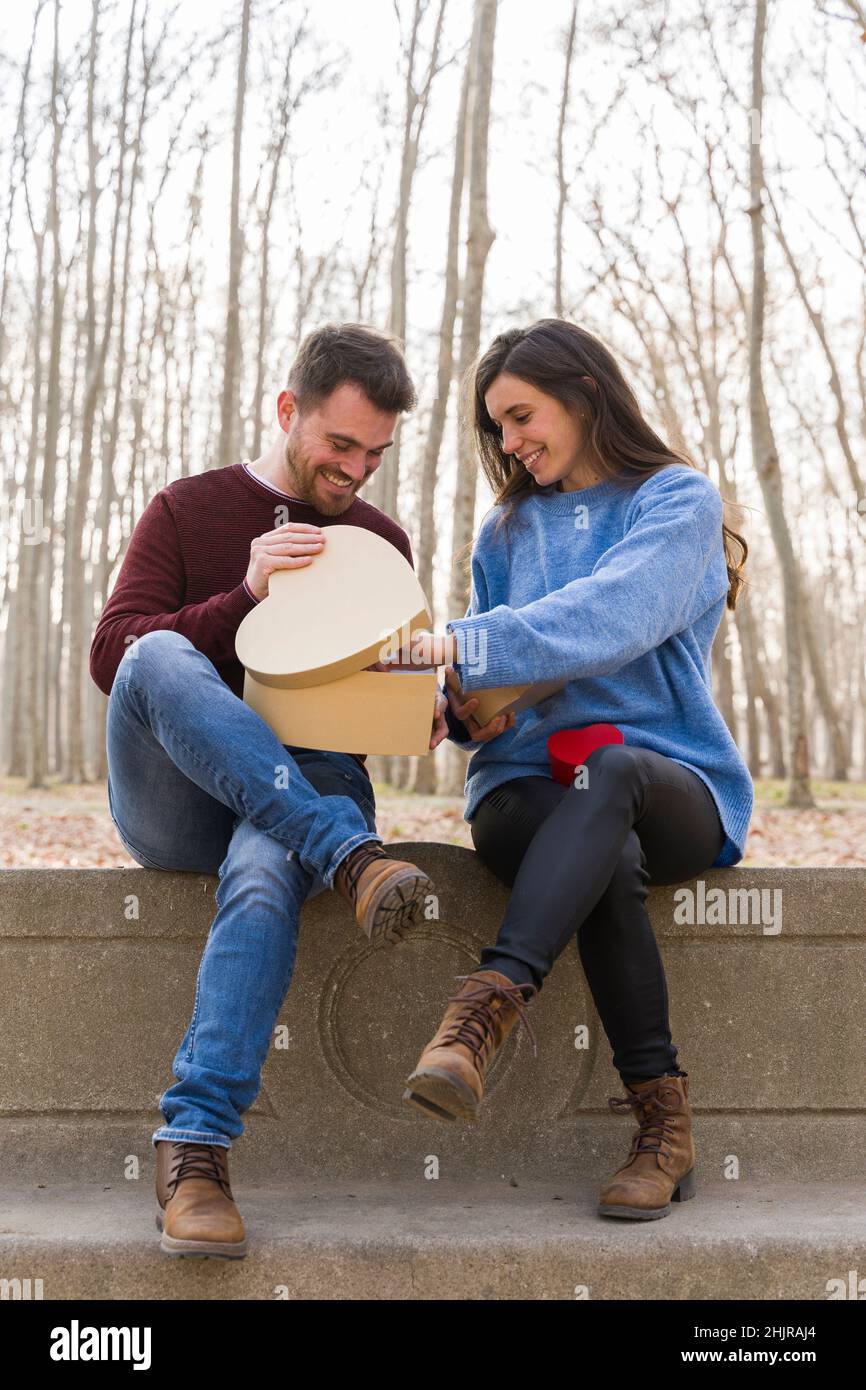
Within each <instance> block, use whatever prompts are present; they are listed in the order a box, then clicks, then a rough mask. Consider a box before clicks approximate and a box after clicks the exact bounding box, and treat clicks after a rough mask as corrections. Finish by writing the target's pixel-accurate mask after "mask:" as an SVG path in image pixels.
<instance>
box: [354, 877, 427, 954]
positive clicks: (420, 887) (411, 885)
mask: <svg viewBox="0 0 866 1390" xmlns="http://www.w3.org/2000/svg"><path fill="white" fill-rule="evenodd" d="M432 892H433V880H432V879H430V878H428V877H427V875H426V874H423V873H421V872H420V870H419V871H418V872H417V873H406V874H403V875H402V877H398V876H397V875H396V874H391V875H390V876H389V877H388V878H387V879H386V880H385V882H384V883H382V884H380V886H379V887H378V888H377V889H376V891H375V893H374V894H373V896H372V898H371V899H370V901H369V902H368V904H367V906H366V909H365V913H364V916H365V918H366V919H367V921H370V920H371V918H372V926H371V927H370V930H369V933H368V935H369V937H370V940H371V941H380V940H384V941H389V942H391V944H392V945H396V943H397V942H399V941H402V940H403V938H404V937H405V936H406V935H407V934H408V933H409V932H411V930H412V928H413V927H414V926H416V925H417V923H418V922H419V921H420V920H421V916H422V913H423V908H424V898H425V897H426V896H427V894H428V893H432Z"/></svg>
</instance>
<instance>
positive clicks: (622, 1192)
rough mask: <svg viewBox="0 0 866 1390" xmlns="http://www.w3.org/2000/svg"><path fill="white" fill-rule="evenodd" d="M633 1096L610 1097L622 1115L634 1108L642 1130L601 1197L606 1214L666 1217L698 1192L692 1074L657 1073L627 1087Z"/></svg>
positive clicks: (600, 1206) (650, 1218) (643, 1218)
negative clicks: (691, 1104) (696, 1187)
mask: <svg viewBox="0 0 866 1390" xmlns="http://www.w3.org/2000/svg"><path fill="white" fill-rule="evenodd" d="M626 1090H627V1091H630V1092H631V1095H629V1096H610V1097H609V1098H608V1104H609V1106H610V1108H611V1110H613V1112H614V1113H615V1114H617V1115H627V1114H628V1113H629V1111H630V1110H634V1111H635V1118H636V1119H637V1121H638V1129H637V1130H636V1131H635V1133H634V1134H633V1135H632V1141H631V1149H630V1151H629V1156H628V1159H627V1160H626V1162H625V1163H624V1164H623V1166H622V1168H620V1169H619V1170H618V1171H617V1172H616V1173H614V1175H613V1177H612V1178H611V1179H610V1181H609V1183H608V1184H607V1186H606V1187H605V1188H604V1189H603V1190H602V1192H601V1194H600V1196H599V1203H598V1211H599V1214H600V1215H602V1216H629V1217H631V1218H632V1219H633V1220H635V1221H653V1220H655V1219H656V1218H657V1217H659V1216H667V1215H668V1212H669V1211H670V1209H671V1201H674V1202H686V1201H688V1199H689V1197H694V1195H695V1141H694V1139H693V1137H692V1112H691V1109H690V1108H689V1080H688V1073H687V1072H684V1073H683V1075H682V1076H656V1077H654V1078H653V1079H652V1080H650V1081H639V1082H634V1083H633V1084H631V1085H627V1086H626Z"/></svg>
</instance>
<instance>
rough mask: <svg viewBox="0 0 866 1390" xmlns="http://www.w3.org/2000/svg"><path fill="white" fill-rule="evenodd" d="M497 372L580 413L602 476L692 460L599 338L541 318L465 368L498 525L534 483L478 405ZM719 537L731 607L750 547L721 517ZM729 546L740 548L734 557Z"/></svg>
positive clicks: (645, 472)
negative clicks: (651, 415)
mask: <svg viewBox="0 0 866 1390" xmlns="http://www.w3.org/2000/svg"><path fill="white" fill-rule="evenodd" d="M501 372H508V373H509V374H510V375H512V376H516V377H520V379H521V380H522V381H528V382H529V383H530V385H532V386H534V387H536V388H537V390H539V391H543V392H545V393H546V394H547V395H548V396H554V397H555V398H556V399H557V400H558V401H560V402H561V404H562V405H564V406H565V407H566V408H567V409H568V410H570V411H571V412H572V413H574V414H577V415H579V416H580V417H581V418H582V420H583V422H584V428H585V437H586V441H587V453H588V460H589V462H590V463H591V464H592V466H593V468H594V469H595V471H596V472H597V473H599V474H600V475H601V478H602V480H604V479H608V478H611V479H617V481H620V482H621V483H622V486H623V487H625V488H633V487H637V486H639V485H640V483H641V482H644V481H645V480H646V479H647V478H648V477H650V475H651V474H653V473H657V472H658V471H659V469H661V468H667V467H668V466H669V465H670V464H672V463H684V464H687V465H688V466H689V467H690V468H696V467H697V465H696V464H695V462H694V460H693V459H691V458H689V457H688V455H687V454H684V453H681V452H680V451H679V450H676V449H671V448H670V447H669V446H668V445H667V444H665V443H664V441H663V440H662V439H660V438H659V436H658V435H657V434H656V433H655V431H654V430H653V429H651V428H650V426H649V425H648V424H647V422H646V420H645V419H644V417H643V415H642V414H641V409H640V406H639V405H638V402H637V398H636V396H635V394H634V392H633V391H632V389H631V387H630V386H629V384H628V382H627V381H626V379H625V377H624V376H623V374H622V372H621V371H620V369H619V366H618V365H617V363H616V361H615V359H614V358H613V356H612V354H611V353H610V352H609V351H608V349H607V348H606V347H605V346H604V344H603V343H601V342H599V340H598V338H594V337H593V335H592V334H591V333H587V332H586V330H585V329H583V328H578V327H577V325H576V324H573V323H568V322H567V321H566V320H565V319H539V320H538V322H537V323H534V324H533V325H532V326H531V327H530V328H511V329H509V330H508V332H506V333H500V334H499V335H498V337H496V338H494V340H493V342H492V343H491V345H490V347H489V348H488V349H487V351H486V352H485V353H483V354H482V356H481V357H480V358H479V359H478V361H477V363H476V364H475V365H474V367H473V368H471V369H470V382H469V383H468V391H467V395H468V396H469V399H470V400H471V402H472V405H471V409H472V412H473V420H472V425H473V429H474V433H475V439H476V444H477V447H478V453H479V457H480V460H481V467H482V469H483V471H484V476H485V477H486V479H487V481H488V483H489V485H490V488H491V491H492V492H493V499H494V505H497V506H498V505H500V504H503V503H508V504H509V505H508V506H506V507H503V512H502V517H501V518H500V523H499V524H502V523H503V522H504V521H506V520H507V518H508V517H509V516H510V515H511V514H512V513H513V512H514V510H515V508H516V507H517V504H518V501H519V499H520V498H521V497H524V496H527V495H528V494H532V493H534V492H537V491H538V490H539V486H538V484H537V482H536V481H535V479H534V478H533V476H532V474H531V473H528V472H527V470H526V469H525V468H524V467H523V465H522V464H521V463H520V462H519V461H518V460H517V459H515V458H514V457H513V455H511V454H506V453H503V450H502V442H501V435H500V430H499V427H498V426H497V425H495V424H494V423H493V421H492V419H491V418H490V416H489V414H488V413H487V407H486V405H485V404H484V398H485V396H486V394H487V392H488V391H489V389H490V387H491V386H492V384H493V382H494V380H495V379H496V377H498V376H499V375H500V373H501ZM587 378H589V380H587ZM623 474H626V475H627V476H626V477H625V478H624V479H623V477H622V475H623ZM726 505H728V504H726ZM722 536H723V540H724V546H725V560H726V562H727V568H728V580H729V586H728V595H727V606H728V608H730V609H734V608H736V606H737V599H738V597H739V593H740V589H741V587H742V586H743V584H745V583H747V582H748V581H747V580H746V579H745V578H744V576H743V574H742V569H743V566H744V564H745V562H746V556H747V555H748V553H749V548H748V546H747V544H746V542H745V540H744V538H743V537H742V536H741V535H739V534H738V533H737V532H736V531H732V530H731V528H730V527H729V526H727V525H726V524H725V523H724V522H723V523H722ZM734 545H737V546H738V547H739V548H740V550H741V552H742V553H741V554H740V556H739V557H738V558H737V557H735V555H734V552H733V546H734Z"/></svg>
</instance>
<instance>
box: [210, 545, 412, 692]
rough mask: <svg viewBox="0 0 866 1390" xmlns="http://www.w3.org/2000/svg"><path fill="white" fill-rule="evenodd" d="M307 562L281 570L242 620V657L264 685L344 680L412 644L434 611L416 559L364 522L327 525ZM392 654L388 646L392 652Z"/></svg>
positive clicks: (299, 685)
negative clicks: (390, 645) (415, 565)
mask: <svg viewBox="0 0 866 1390" xmlns="http://www.w3.org/2000/svg"><path fill="white" fill-rule="evenodd" d="M322 531H323V535H324V537H325V542H324V545H323V547H322V550H321V553H320V554H318V555H314V556H313V559H312V561H311V563H310V564H309V565H301V566H299V567H298V568H297V569H284V570H275V571H274V573H273V574H272V575H271V576H270V578H269V581H268V596H267V598H264V599H262V601H261V602H260V603H258V604H257V605H256V607H255V608H254V609H252V611H251V612H249V613H248V614H247V616H246V617H245V618H244V620H243V622H242V623H241V624H240V626H239V628H238V630H237V633H236V635H235V651H236V653H237V657H238V660H239V661H240V662H241V664H242V665H243V666H244V667H245V668H246V669H247V671H249V673H250V675H251V676H253V678H254V679H255V680H256V681H259V682H260V683H261V684H262V685H269V686H274V687H277V688H282V689H294V690H301V689H304V688H306V687H308V686H314V685H322V684H324V683H325V682H327V681H333V680H339V679H340V678H341V677H342V676H348V675H352V674H353V673H354V672H356V671H362V670H364V668H365V667H367V666H372V665H373V663H374V662H376V661H378V660H380V659H381V649H382V647H383V645H385V644H386V643H388V642H389V639H391V638H393V637H394V634H398V638H399V640H398V641H395V643H394V647H395V649H396V647H397V646H400V645H408V644H409V641H410V639H411V635H412V633H413V632H415V631H416V630H418V629H427V628H429V627H430V624H431V622H432V615H431V613H430V609H429V607H428V604H427V599H426V598H425V595H424V590H423V589H422V588H421V585H420V583H419V582H418V576H417V575H416V574H415V571H414V570H413V568H412V566H411V565H410V564H409V561H408V560H407V559H406V558H405V556H403V555H401V554H400V552H399V550H397V549H396V547H395V546H393V545H392V544H391V542H390V541H386V540H385V539H384V537H383V536H379V535H377V534H376V532H375V531H369V530H367V528H366V527H364V526H326V527H323V528H322ZM388 654H389V655H390V654H393V653H392V652H390V651H389V653H388Z"/></svg>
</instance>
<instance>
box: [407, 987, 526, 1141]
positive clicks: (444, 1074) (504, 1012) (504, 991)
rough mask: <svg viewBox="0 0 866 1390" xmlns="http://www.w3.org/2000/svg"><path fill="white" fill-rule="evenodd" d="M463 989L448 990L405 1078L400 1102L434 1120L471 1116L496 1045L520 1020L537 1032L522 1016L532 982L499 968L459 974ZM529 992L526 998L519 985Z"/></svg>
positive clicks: (470, 1117)
mask: <svg viewBox="0 0 866 1390" xmlns="http://www.w3.org/2000/svg"><path fill="white" fill-rule="evenodd" d="M456 979H458V980H463V981H464V984H463V987H462V989H461V990H460V991H459V993H457V994H452V995H451V997H450V999H449V1001H448V1003H449V1007H448V1008H447V1009H446V1010H445V1015H444V1017H443V1019H442V1022H441V1024H440V1026H439V1028H438V1030H437V1031H436V1033H435V1034H434V1036H433V1037H432V1039H431V1040H430V1042H429V1043H428V1044H427V1046H426V1047H425V1049H424V1051H423V1052H422V1053H421V1058H420V1061H419V1062H418V1065H417V1067H416V1068H415V1070H414V1071H413V1073H412V1075H411V1076H410V1077H409V1078H408V1079H407V1082H406V1087H407V1089H406V1090H405V1091H404V1092H403V1101H404V1103H405V1104H406V1105H410V1106H412V1107H413V1108H414V1109H416V1110H421V1111H423V1113H424V1114H425V1115H429V1116H432V1117H434V1118H435V1119H437V1120H474V1119H475V1118H476V1115H477V1111H478V1105H479V1102H480V1100H481V1098H482V1096H483V1095H484V1077H485V1073H486V1071H487V1069H488V1067H489V1066H490V1064H491V1062H492V1061H493V1058H494V1057H495V1056H496V1053H497V1051H498V1049H499V1048H500V1047H501V1046H502V1044H503V1043H504V1042H505V1039H506V1038H507V1037H508V1034H509V1033H510V1032H511V1029H512V1028H513V1027H514V1025H515V1023H516V1022H517V1020H518V1019H519V1020H520V1022H521V1023H525V1024H526V1029H527V1032H528V1033H529V1036H530V1038H531V1039H532V1050H533V1052H535V1051H536V1046H535V1036H534V1034H533V1032H532V1028H531V1027H530V1024H529V1021H528V1019H527V1018H526V1017H525V1008H526V1004H527V1003H529V1002H530V1001H531V1000H532V999H533V998H534V996H535V995H536V994H537V993H538V991H537V990H536V988H535V985H516V984H514V983H513V981H511V980H509V978H508V976H507V975H501V974H500V973H499V971H498V970H476V971H474V972H473V973H472V974H471V975H457V976H456ZM524 989H530V990H531V991H532V994H531V995H530V996H529V999H528V1000H525V999H524V996H523V990H524Z"/></svg>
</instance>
